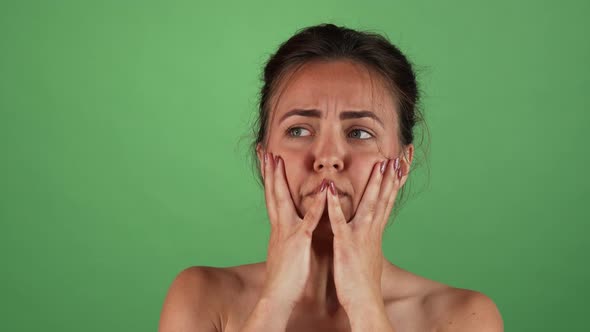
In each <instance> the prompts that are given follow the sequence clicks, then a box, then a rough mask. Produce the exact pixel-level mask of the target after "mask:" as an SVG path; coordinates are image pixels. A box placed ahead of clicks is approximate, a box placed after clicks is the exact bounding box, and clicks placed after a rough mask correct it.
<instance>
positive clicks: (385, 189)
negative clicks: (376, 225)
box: [375, 158, 399, 224]
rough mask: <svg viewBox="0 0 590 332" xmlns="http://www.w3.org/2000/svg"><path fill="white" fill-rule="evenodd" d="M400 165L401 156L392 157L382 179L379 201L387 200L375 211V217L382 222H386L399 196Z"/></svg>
mask: <svg viewBox="0 0 590 332" xmlns="http://www.w3.org/2000/svg"><path fill="white" fill-rule="evenodd" d="M396 165H397V166H399V158H396V159H395V160H394V159H392V160H390V161H389V163H388V164H387V167H386V169H385V173H384V174H383V180H382V181H381V192H380V193H379V201H381V202H385V204H379V205H378V210H377V211H376V212H375V218H376V219H378V220H379V221H380V222H381V224H385V223H386V221H387V219H388V218H389V214H390V213H391V208H392V207H393V204H394V202H395V198H396V197H397V192H398V190H399V179H398V176H397V172H398V168H397V167H396Z"/></svg>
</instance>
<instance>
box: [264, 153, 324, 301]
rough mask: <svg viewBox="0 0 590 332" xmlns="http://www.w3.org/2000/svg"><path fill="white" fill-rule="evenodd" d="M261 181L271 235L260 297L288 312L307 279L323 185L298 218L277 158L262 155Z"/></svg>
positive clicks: (322, 207) (270, 155) (322, 201)
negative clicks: (302, 214)
mask: <svg viewBox="0 0 590 332" xmlns="http://www.w3.org/2000/svg"><path fill="white" fill-rule="evenodd" d="M263 178H264V194H265V197H266V209H267V212H268V216H269V219H270V224H271V232H270V240H269V244H268V254H267V260H266V279H265V283H264V287H263V290H262V294H261V298H262V299H265V300H269V301H270V302H271V303H273V305H280V306H283V305H284V306H285V307H284V308H286V309H288V310H292V309H293V308H294V307H295V305H296V304H297V302H298V301H299V300H300V298H301V296H302V295H303V292H304V289H305V285H306V284H307V279H308V277H309V273H310V257H311V239H312V234H313V231H314V230H315V228H316V226H317V224H318V222H319V220H320V218H321V216H322V214H323V212H324V207H325V205H326V192H327V190H326V187H327V183H326V182H325V181H324V182H322V184H321V188H320V192H319V194H317V195H315V196H314V202H313V203H312V205H311V207H310V209H309V210H308V211H307V212H306V214H305V216H304V217H303V219H302V218H300V217H299V215H298V214H297V211H296V210H295V206H294V204H293V200H292V198H291V194H290V192H289V188H288V185H287V180H286V175H285V167H284V162H283V160H282V158H281V157H276V158H275V157H274V156H273V155H272V154H271V153H269V152H265V153H264V171H263Z"/></svg>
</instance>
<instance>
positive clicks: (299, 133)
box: [287, 127, 309, 137]
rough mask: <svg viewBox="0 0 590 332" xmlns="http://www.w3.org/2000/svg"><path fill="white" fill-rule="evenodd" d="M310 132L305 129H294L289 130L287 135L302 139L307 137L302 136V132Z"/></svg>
mask: <svg viewBox="0 0 590 332" xmlns="http://www.w3.org/2000/svg"><path fill="white" fill-rule="evenodd" d="M305 131H307V132H309V130H307V129H305V128H301V127H293V128H289V129H287V134H288V135H289V136H293V137H301V136H305V135H302V132H305Z"/></svg>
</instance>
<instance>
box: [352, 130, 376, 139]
mask: <svg viewBox="0 0 590 332" xmlns="http://www.w3.org/2000/svg"><path fill="white" fill-rule="evenodd" d="M362 133H365V135H364V136H363V134H362ZM349 136H350V137H352V138H358V139H361V140H365V139H369V138H372V137H373V135H371V133H369V132H368V131H366V130H362V129H353V130H351V131H350V134H349Z"/></svg>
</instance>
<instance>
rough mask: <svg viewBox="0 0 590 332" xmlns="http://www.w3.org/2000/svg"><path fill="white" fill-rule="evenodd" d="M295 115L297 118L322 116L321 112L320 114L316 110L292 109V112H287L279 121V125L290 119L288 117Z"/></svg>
mask: <svg viewBox="0 0 590 332" xmlns="http://www.w3.org/2000/svg"><path fill="white" fill-rule="evenodd" d="M295 115H299V116H307V117H312V118H320V117H321V116H322V112H320V111H319V110H316V109H309V110H306V109H294V110H290V111H289V112H287V113H285V114H284V115H283V116H282V117H281V119H280V120H279V123H281V122H283V121H284V120H285V119H286V118H288V117H290V116H295Z"/></svg>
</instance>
